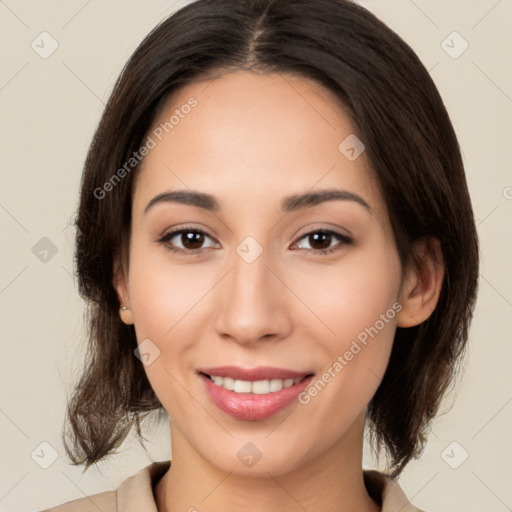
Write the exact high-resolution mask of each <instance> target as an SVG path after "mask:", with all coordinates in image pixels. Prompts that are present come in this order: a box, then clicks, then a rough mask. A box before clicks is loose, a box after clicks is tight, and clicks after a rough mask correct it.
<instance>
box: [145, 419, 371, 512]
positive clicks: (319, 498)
mask: <svg viewBox="0 0 512 512" xmlns="http://www.w3.org/2000/svg"><path fill="white" fill-rule="evenodd" d="M359 423H360V425H359V426H360V428H358V429H355V430H356V431H357V432H356V433H357V434H358V435H357V437H356V438H355V439H354V433H353V432H349V433H347V435H346V436H345V437H344V438H343V439H341V440H340V442H339V443H337V444H336V445H335V446H331V447H329V448H328V449H327V450H326V451H325V452H323V453H321V454H320V455H318V456H317V457H315V458H313V459H310V460H308V461H307V463H304V464H302V465H301V466H299V467H297V468H295V469H294V470H292V471H290V472H287V473H284V474H279V475H273V474H272V472H267V473H266V476H258V477H254V476H247V475H242V474H237V473H234V472H225V471H222V470H221V469H219V468H217V467H216V466H214V465H213V464H211V463H210V462H208V461H207V460H206V459H204V458H203V457H202V456H201V455H200V454H198V453H197V452H196V451H195V450H194V449H193V448H192V447H191V446H190V444H189V443H188V442H187V440H186V439H185V438H184V437H183V435H182V434H181V432H179V431H177V430H176V429H174V430H173V429H172V427H171V446H172V447H173V456H172V464H171V468H170V469H169V471H168V472H167V473H166V474H165V475H164V476H163V477H162V479H161V480H160V482H159V483H158V485H157V487H156V493H155V494H156V502H157V507H158V511H159V512H177V511H190V512H217V511H219V510H222V511H223V512H235V511H239V510H246V511H248V512H267V511H268V510H287V511H295V510H296V511H297V512H299V511H300V512H302V511H304V510H307V511H308V512H349V511H350V512H353V511H355V510H357V511H358V512H379V511H380V507H379V506H378V505H377V504H376V503H375V502H374V501H373V500H372V499H371V498H370V496H369V495H368V492H367V491H366V487H365V485H364V480H363V471H362V439H363V435H362V428H363V426H364V418H363V419H362V422H359Z"/></svg>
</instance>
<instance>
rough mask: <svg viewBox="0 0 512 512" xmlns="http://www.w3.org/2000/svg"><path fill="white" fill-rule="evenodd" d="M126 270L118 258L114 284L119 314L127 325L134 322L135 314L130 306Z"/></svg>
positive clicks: (115, 265)
mask: <svg viewBox="0 0 512 512" xmlns="http://www.w3.org/2000/svg"><path fill="white" fill-rule="evenodd" d="M125 275H126V274H125V270H124V269H123V268H122V266H121V264H120V263H119V261H118V260H116V262H115V263H114V275H113V279H112V285H113V286H114V288H115V290H116V292H117V297H118V299H119V303H120V305H121V307H120V308H119V316H120V317H121V320H122V321H123V322H124V323H125V324H126V325H132V324H133V315H132V312H131V310H130V306H129V294H128V286H127V283H126V278H125Z"/></svg>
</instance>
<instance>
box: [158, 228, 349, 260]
mask: <svg viewBox="0 0 512 512" xmlns="http://www.w3.org/2000/svg"><path fill="white" fill-rule="evenodd" d="M183 233H199V234H202V235H205V236H207V237H208V238H211V239H212V240H213V238H212V237H210V236H209V235H208V233H206V232H205V231H203V230H201V229H197V228H193V227H183V228H180V229H177V230H176V231H171V232H169V233H166V234H165V235H163V236H162V237H161V238H159V239H158V240H157V242H158V243H160V244H162V245H164V246H165V248H166V249H167V250H168V251H170V252H172V253H175V254H187V253H188V255H189V256H192V257H194V256H200V255H201V253H202V252H203V251H204V250H205V249H207V248H206V247H203V248H201V249H181V248H179V247H173V246H171V245H169V244H168V242H169V240H172V239H173V238H174V237H175V236H177V235H181V234H183ZM316 233H324V234H329V235H333V236H334V237H335V238H338V239H339V240H341V242H342V243H341V244H336V245H334V246H332V247H328V248H327V249H299V250H302V251H305V252H306V253H310V252H313V253H315V254H330V253H332V252H335V251H339V250H341V248H342V247H343V246H344V245H350V244H351V243H352V239H351V238H349V237H348V236H346V235H342V234H341V233H338V232H336V231H332V230H329V229H316V230H313V231H309V232H308V233H304V234H303V235H302V236H301V237H300V238H299V241H300V240H302V239H303V238H306V237H308V236H310V235H313V234H316Z"/></svg>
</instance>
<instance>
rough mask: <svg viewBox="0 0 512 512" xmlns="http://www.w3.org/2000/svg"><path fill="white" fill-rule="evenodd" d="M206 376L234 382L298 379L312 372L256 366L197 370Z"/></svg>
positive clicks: (217, 367)
mask: <svg viewBox="0 0 512 512" xmlns="http://www.w3.org/2000/svg"><path fill="white" fill-rule="evenodd" d="M198 371H199V372H201V373H205V374H206V375H210V376H212V375H215V376H217V377H231V378H232V379H235V380H246V381H258V380H272V379H283V380H284V379H298V378H302V377H305V376H306V375H311V374H312V373H313V372H298V371H294V370H288V369H285V368H273V367H270V366H258V367H256V368H240V367H238V366H216V367H214V368H213V367H212V368H199V370H198Z"/></svg>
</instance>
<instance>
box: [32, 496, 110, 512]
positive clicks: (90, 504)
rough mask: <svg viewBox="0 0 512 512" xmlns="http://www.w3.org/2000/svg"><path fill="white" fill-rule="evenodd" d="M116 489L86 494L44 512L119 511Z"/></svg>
mask: <svg viewBox="0 0 512 512" xmlns="http://www.w3.org/2000/svg"><path fill="white" fill-rule="evenodd" d="M116 501H117V500H116V491H106V492H101V493H99V494H94V495H92V496H85V497H84V498H79V499H77V500H74V501H68V502H67V503H63V504H62V505H57V506H56V507H52V508H48V509H45V510H43V511H42V512H98V510H101V511H102V512H117V504H116Z"/></svg>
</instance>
